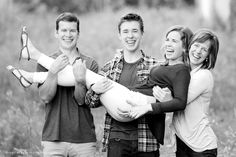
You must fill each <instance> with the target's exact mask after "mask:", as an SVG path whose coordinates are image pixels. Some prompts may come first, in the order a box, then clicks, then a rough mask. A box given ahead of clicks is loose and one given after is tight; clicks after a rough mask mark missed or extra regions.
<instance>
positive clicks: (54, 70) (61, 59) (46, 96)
mask: <svg viewBox="0 0 236 157" xmlns="http://www.w3.org/2000/svg"><path fill="white" fill-rule="evenodd" d="M67 64H69V60H68V57H67V56H65V55H63V54H62V55H60V56H58V57H57V58H56V59H55V61H54V62H53V64H52V66H51V67H50V69H49V71H48V76H47V78H46V80H45V82H44V83H43V84H42V85H40V86H39V96H40V98H41V99H42V100H43V101H44V102H45V103H48V102H50V101H51V100H52V99H53V97H54V96H55V94H56V91H57V74H58V72H59V71H60V70H62V69H63V68H64V67H65V66H66V65H67Z"/></svg>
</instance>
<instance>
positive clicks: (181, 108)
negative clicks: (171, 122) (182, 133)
mask: <svg viewBox="0 0 236 157" xmlns="http://www.w3.org/2000/svg"><path fill="white" fill-rule="evenodd" d="M179 106H180V110H185V108H186V106H187V100H183V101H180V105H179Z"/></svg>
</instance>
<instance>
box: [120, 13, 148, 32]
mask: <svg viewBox="0 0 236 157" xmlns="http://www.w3.org/2000/svg"><path fill="white" fill-rule="evenodd" d="M130 21H137V22H138V23H139V26H140V30H141V33H144V25H143V19H142V17H141V16H139V15H138V14H135V13H129V14H126V15H125V16H123V17H122V18H121V19H120V22H119V24H118V31H119V33H120V27H121V24H122V23H124V22H130Z"/></svg>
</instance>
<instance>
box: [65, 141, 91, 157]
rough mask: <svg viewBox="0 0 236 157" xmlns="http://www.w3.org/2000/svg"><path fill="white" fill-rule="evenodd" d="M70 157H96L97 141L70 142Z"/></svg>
mask: <svg viewBox="0 0 236 157" xmlns="http://www.w3.org/2000/svg"><path fill="white" fill-rule="evenodd" d="M68 154H69V157H95V155H96V143H95V142H89V143H70V146H69V150H68Z"/></svg>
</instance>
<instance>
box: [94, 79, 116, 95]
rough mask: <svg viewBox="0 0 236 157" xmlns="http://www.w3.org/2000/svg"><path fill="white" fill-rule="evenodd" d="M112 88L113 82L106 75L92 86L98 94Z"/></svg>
mask: <svg viewBox="0 0 236 157" xmlns="http://www.w3.org/2000/svg"><path fill="white" fill-rule="evenodd" d="M111 88H112V82H111V81H110V80H109V79H107V78H105V77H104V78H102V79H101V80H99V81H98V82H96V83H95V84H94V85H93V86H92V90H93V91H94V92H95V93H96V94H103V93H105V92H106V91H108V90H109V89H111Z"/></svg>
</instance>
